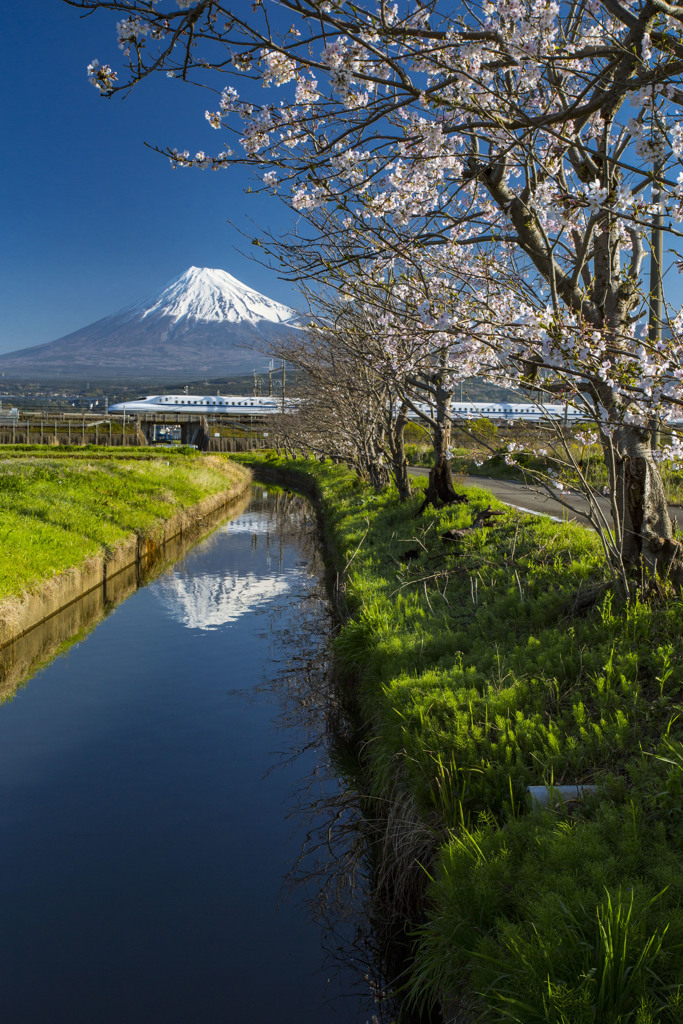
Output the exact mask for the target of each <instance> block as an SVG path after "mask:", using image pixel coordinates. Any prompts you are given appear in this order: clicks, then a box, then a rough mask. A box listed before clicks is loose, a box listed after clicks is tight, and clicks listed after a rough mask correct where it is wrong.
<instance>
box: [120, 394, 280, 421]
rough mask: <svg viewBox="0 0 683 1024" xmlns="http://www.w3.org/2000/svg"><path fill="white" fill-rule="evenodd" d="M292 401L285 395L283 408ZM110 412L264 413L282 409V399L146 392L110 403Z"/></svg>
mask: <svg viewBox="0 0 683 1024" xmlns="http://www.w3.org/2000/svg"><path fill="white" fill-rule="evenodd" d="M292 403H293V400H292V399H291V398H286V399H285V409H291V407H292ZM294 404H296V403H294ZM109 412H126V413H139V412H166V413H174V412H182V413H192V412H196V413H200V414H201V415H202V416H207V415H211V414H212V413H213V414H214V415H218V414H222V415H232V416H235V415H250V414H251V415H254V416H265V415H267V414H269V413H276V412H282V399H281V398H277V397H272V396H266V395H251V396H249V395H148V396H147V398H137V399H134V400H133V401H130V402H118V403H117V404H116V405H110V406H109Z"/></svg>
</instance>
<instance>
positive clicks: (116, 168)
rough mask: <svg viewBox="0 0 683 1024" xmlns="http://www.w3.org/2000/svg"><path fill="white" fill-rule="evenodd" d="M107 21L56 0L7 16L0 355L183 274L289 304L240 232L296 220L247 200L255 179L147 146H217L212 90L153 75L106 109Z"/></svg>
mask: <svg viewBox="0 0 683 1024" xmlns="http://www.w3.org/2000/svg"><path fill="white" fill-rule="evenodd" d="M245 2H248V0H245ZM116 20H117V19H116V16H115V15H112V14H111V13H108V12H106V11H105V12H102V13H100V14H98V15H97V16H93V17H90V18H86V19H82V18H81V17H80V14H79V12H78V11H77V10H76V9H75V8H70V7H68V6H67V5H66V4H63V3H62V2H61V0H31V2H30V3H26V4H12V5H10V6H9V8H8V9H7V10H6V11H5V12H4V15H3V42H4V46H3V60H2V62H1V63H0V88H1V90H2V97H3V112H2V121H1V124H2V141H3V147H2V148H3V151H4V154H5V156H4V159H3V161H2V164H1V167H0V189H1V193H2V197H3V198H2V220H1V223H0V352H9V351H12V350H14V349H17V348H23V347H25V346H27V345H36V344H40V343H42V342H46V341H53V340H54V339H55V338H59V337H61V336H62V335H64V334H67V333H69V332H70V331H73V330H76V329H77V328H79V327H83V326H85V325H86V324H88V323H91V322H92V321H93V320H97V319H99V318H100V317H102V316H107V315H108V314H109V313H114V312H116V311H117V310H118V309H121V308H122V307H124V306H127V305H129V304H130V303H132V302H134V301H136V300H137V299H140V298H142V297H144V296H145V295H147V294H150V293H153V292H155V291H157V290H158V289H159V288H161V287H162V286H163V285H164V284H165V283H166V282H167V281H169V280H170V279H171V278H173V277H175V276H177V275H178V274H180V273H182V271H184V270H186V269H187V267H189V266H191V265H194V266H206V267H221V268H222V269H224V270H227V271H229V272H230V273H231V274H234V276H235V277H238V278H239V279H240V280H242V281H244V282H245V283H246V284H248V285H250V286H252V287H254V288H257V289H258V290H259V291H262V292H264V293H265V294H267V295H269V296H270V297H271V298H273V299H277V300H279V301H281V302H286V303H288V304H292V303H295V302H296V293H295V291H294V290H293V287H292V286H291V285H290V284H288V283H286V282H283V281H280V280H279V279H278V277H277V274H276V273H275V272H273V271H269V270H266V269H265V268H263V267H261V266H259V265H258V264H257V263H255V262H254V261H253V260H252V259H250V258H249V253H248V251H247V250H249V249H250V248H251V247H250V246H249V244H248V242H245V240H244V239H243V238H242V237H241V235H240V234H239V231H238V230H237V228H241V229H242V230H244V231H246V232H248V233H250V234H252V235H253V234H256V233H257V230H256V228H255V226H254V224H253V223H252V222H253V221H256V222H257V224H261V225H263V224H267V225H268V226H269V227H270V228H271V230H272V229H276V230H277V228H278V226H280V225H281V226H282V228H283V229H285V228H286V226H287V225H288V223H289V219H290V217H291V214H289V212H288V211H287V210H286V209H285V208H284V207H283V206H281V205H280V204H279V203H278V202H277V200H274V199H269V198H267V197H266V196H258V195H245V192H244V190H245V188H247V187H248V185H249V184H250V181H251V178H250V176H249V173H250V172H248V171H247V170H245V169H242V168H232V169H230V170H227V171H221V172H215V173H214V172H211V171H204V172H201V171H195V170H175V171H174V170H173V169H172V168H171V167H170V165H169V164H168V162H167V161H166V160H165V159H164V157H162V156H159V155H158V154H156V153H153V152H151V151H150V150H149V149H146V148H145V145H144V143H145V142H147V143H150V144H157V145H160V146H165V145H171V146H176V147H177V148H179V149H185V148H187V149H190V150H192V151H193V152H194V151H196V150H198V149H204V150H206V151H207V152H215V151H218V150H219V149H220V141H221V137H220V135H219V134H218V133H216V132H215V131H213V130H212V129H211V127H210V126H209V124H208V123H207V122H206V120H205V119H204V111H205V110H206V109H207V107H209V108H211V107H212V98H211V93H207V92H206V91H204V90H199V89H194V88H192V87H190V86H187V85H183V83H181V82H174V81H172V80H169V79H166V78H163V77H162V78H159V79H157V80H149V81H147V82H144V83H142V85H141V86H140V87H139V88H138V89H137V90H136V91H134V92H133V94H132V95H130V96H129V97H128V98H126V99H125V100H123V101H122V100H119V99H117V98H115V99H112V100H109V101H106V100H103V99H102V98H100V97H99V95H98V93H97V91H96V90H95V89H94V88H93V87H92V86H91V85H90V84H89V83H88V81H87V77H86V67H87V65H88V63H89V62H90V61H91V60H92V59H93V58H94V57H97V58H98V59H99V60H100V61H101V62H102V63H104V62H109V63H111V64H113V65H114V66H116V65H117V64H118V58H119V51H118V48H117V44H116V38H115V23H116ZM229 221H232V222H234V224H235V227H232V226H231V224H230V223H229ZM238 250H241V252H240V251H238ZM243 253H244V254H243Z"/></svg>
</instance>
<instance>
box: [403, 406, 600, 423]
mask: <svg viewBox="0 0 683 1024" xmlns="http://www.w3.org/2000/svg"><path fill="white" fill-rule="evenodd" d="M415 405H416V406H417V407H418V409H422V410H424V411H425V412H426V413H429V414H431V415H433V407H432V406H430V405H429V404H428V403H427V402H416V403H415ZM409 418H410V419H412V420H416V419H419V416H418V414H417V413H416V412H410V413H409ZM482 418H486V419H489V420H505V421H510V422H512V421H515V420H532V421H535V420H548V419H551V420H562V421H563V422H566V423H577V422H578V421H579V420H585V419H586V415H585V413H583V412H582V411H581V410H580V409H577V408H576V407H575V406H573V405H564V404H562V403H555V404H553V403H546V404H541V405H534V404H533V403H531V402H529V403H526V404H525V403H524V402H452V403H451V419H452V420H453V421H456V422H457V421H458V420H478V419H482Z"/></svg>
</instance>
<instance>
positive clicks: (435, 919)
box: [268, 458, 683, 1024]
mask: <svg viewBox="0 0 683 1024" xmlns="http://www.w3.org/2000/svg"><path fill="white" fill-rule="evenodd" d="M268 465H269V466H270V467H271V471H272V470H273V469H275V468H277V467H282V468H286V469H287V472H288V473H289V474H290V476H289V479H290V480H293V479H294V477H293V476H292V473H297V472H298V473H303V474H305V475H306V476H307V477H308V479H309V480H310V478H311V477H314V478H315V481H316V485H317V488H318V491H319V494H320V508H321V514H322V516H323V518H324V523H325V528H326V530H327V532H328V537H329V539H330V540H331V541H332V546H333V550H334V551H335V552H336V553H335V556H334V557H335V561H336V569H337V571H338V574H339V586H338V592H337V597H338V601H339V603H340V606H341V607H342V611H343V614H344V618H345V621H344V622H343V625H342V626H341V628H340V631H339V634H338V636H337V638H336V640H335V651H336V656H337V660H338V663H339V665H340V666H341V667H342V668H343V670H344V671H345V673H346V675H347V677H348V679H349V680H350V681H351V682H350V685H353V686H354V687H355V697H356V701H357V704H358V708H359V711H360V714H361V717H362V721H363V723H364V735H363V743H362V757H363V761H364V766H365V774H366V784H367V786H368V793H367V794H366V796H367V800H366V806H368V807H372V808H374V811H373V812H371V813H372V814H373V815H374V818H375V821H374V823H373V828H372V829H371V830H370V834H372V835H374V836H375V837H376V838H375V839H374V841H373V850H372V851H371V852H372V862H373V864H374V865H375V882H376V885H377V887H378V888H379V889H383V890H384V895H385V896H386V897H387V898H388V899H389V900H390V901H391V903H392V904H393V906H394V907H395V908H396V910H397V912H396V915H395V917H394V922H393V926H394V928H396V929H397V930H398V932H399V934H398V935H397V938H398V940H399V942H403V943H405V942H407V943H409V945H410V950H411V952H410V966H409V969H408V970H407V971H406V972H405V973H403V974H402V975H401V976H400V977H398V978H395V979H393V980H394V983H395V987H396V988H397V989H398V990H399V992H400V994H401V996H402V999H403V1004H404V1006H405V1007H407V1009H406V1016H405V1019H406V1020H408V1019H414V1016H421V1015H422V1014H425V1015H426V1017H427V1019H430V1020H445V1021H449V1022H458V1024H468V1022H474V1021H483V1022H489V1024H492V1022H496V1024H497V1022H503V1021H511V1022H517V1024H534V1022H544V1024H584V1022H585V1024H588V1022H600V1024H626V1022H634V1024H649V1022H655V1021H658V1022H659V1021H661V1022H665V1024H676V1022H679V1021H680V1020H681V1019H683V870H682V869H683V814H682V811H681V807H682V802H683V714H682V712H683V657H682V655H683V603H682V602H681V599H680V598H678V597H675V596H669V597H668V598H666V599H662V598H661V596H660V598H659V600H658V603H656V604H652V603H648V602H646V601H645V600H643V601H641V602H638V601H635V602H634V603H632V604H631V605H630V606H628V607H627V606H624V605H622V606H618V605H617V604H616V602H615V601H614V600H613V599H612V598H611V597H610V594H609V591H608V590H606V591H604V594H603V597H602V598H601V599H600V600H599V601H598V602H593V604H592V605H591V604H590V603H588V604H587V603H586V602H585V601H583V600H582V599H581V595H582V594H585V593H587V592H594V591H595V590H596V584H600V583H602V582H603V573H604V562H603V557H602V552H601V549H600V546H599V542H598V539H597V537H596V536H595V535H593V534H592V533H591V532H590V531H588V530H586V529H583V528H582V527H578V526H574V525H570V524H566V525H565V524H561V523H557V522H554V521H552V520H550V519H548V518H544V517H539V518H533V517H530V516H525V515H523V514H521V513H519V512H517V511H514V510H511V509H506V508H504V507H503V506H500V505H498V504H497V503H496V501H495V499H494V498H493V497H492V496H491V495H490V494H488V493H486V492H485V491H483V490H479V489H476V488H474V489H468V490H467V495H468V502H467V504H463V505H458V506H449V507H447V508H443V509H439V510H438V511H436V510H433V509H429V510H427V511H426V512H425V514H424V515H423V516H422V517H420V518H415V513H416V510H417V508H418V507H419V504H420V502H421V496H420V495H416V497H415V498H414V499H413V500H412V501H409V502H408V503H406V504H404V505H401V504H399V502H398V501H397V500H396V496H395V494H394V493H393V492H392V491H391V489H389V490H387V491H384V492H382V493H376V492H375V491H373V490H371V489H369V488H368V487H366V486H365V485H363V484H362V483H361V482H360V481H359V480H358V479H357V477H355V476H354V475H353V474H351V473H349V472H348V471H347V470H346V469H344V468H343V467H340V466H332V465H330V464H329V463H326V464H322V465H321V464H319V463H315V462H308V463H305V462H301V463H296V464H294V463H292V462H284V461H280V460H276V459H274V458H271V459H270V461H269V463H268ZM489 505H490V506H491V507H492V509H493V510H499V511H502V512H504V515H501V516H499V517H497V518H496V520H495V526H494V527H492V528H490V529H483V528H482V529H474V530H466V529H465V528H466V527H468V526H469V525H470V524H471V523H472V520H473V518H474V516H475V514H476V512H477V511H479V510H481V509H483V508H486V506H489ZM451 530H456V531H458V530H463V531H464V532H461V533H456V534H455V535H453V534H451V535H450V537H447V538H446V539H443V538H444V534H447V532H448V531H451ZM577 596H578V600H577ZM578 608H582V609H583V611H581V612H578V611H577V609H578ZM586 608H588V610H587V611H586ZM562 784H577V785H582V786H591V787H596V790H595V792H592V793H590V794H589V795H586V796H585V797H584V799H582V800H580V801H578V802H572V803H569V804H565V803H563V802H562V801H557V802H555V801H554V799H553V798H552V788H553V786H559V785H562ZM535 785H536V786H538V785H546V786H548V787H549V788H550V790H551V802H550V806H549V808H548V809H545V810H540V809H535V808H534V805H533V804H532V802H531V800H530V797H529V794H528V791H527V787H529V786H535ZM411 1014H412V1015H413V1016H411Z"/></svg>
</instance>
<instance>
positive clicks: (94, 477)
mask: <svg viewBox="0 0 683 1024" xmlns="http://www.w3.org/2000/svg"><path fill="white" fill-rule="evenodd" d="M250 479H251V477H250V474H249V472H248V471H247V470H245V469H244V468H243V467H240V466H238V465H236V464H234V463H232V464H231V463H227V462H226V461H225V460H224V459H220V458H213V457H207V456H201V455H199V454H198V453H195V452H193V451H191V450H189V449H187V450H181V451H176V452H163V451H162V452H159V454H157V455H153V454H149V455H147V457H146V458H144V459H143V458H140V457H139V456H137V457H133V458H126V457H122V455H121V453H120V451H117V452H116V453H115V454H114V453H109V454H108V453H107V452H106V451H103V450H102V449H97V450H96V452H95V453H91V452H88V451H87V450H85V451H84V450H83V449H81V450H80V454H79V457H75V456H74V453H73V452H69V451H66V452H65V453H64V456H63V457H57V456H55V455H54V453H46V454H45V455H43V453H41V451H40V450H34V451H32V452H31V453H30V454H28V455H26V454H23V453H18V452H13V451H9V452H7V453H5V452H3V453H2V456H0V542H1V543H0V645H3V644H6V643H9V642H10V641H12V640H13V639H14V638H16V637H17V636H19V635H21V633H23V632H25V631H26V630H27V629H30V628H32V627H33V626H34V625H36V624H37V623H38V622H41V621H42V620H43V619H45V618H46V617H48V616H50V615H52V614H54V613H55V612H56V611H58V610H59V609H60V608H63V607H64V606H65V605H67V604H68V603H69V602H71V601H73V600H76V599H77V598H79V597H81V596H82V595H83V594H85V593H87V592H88V591H90V590H92V589H93V588H95V587H98V586H102V585H103V584H105V583H106V580H107V578H111V576H113V575H115V574H116V573H119V572H120V571H122V570H123V569H124V568H126V567H127V566H129V565H131V564H135V563H136V562H138V563H144V564H145V566H147V565H148V564H149V563H150V562H151V561H152V560H154V558H155V557H158V556H160V555H161V554H162V553H163V549H164V545H165V544H166V543H167V542H168V540H169V539H170V538H171V537H174V536H176V535H177V534H179V533H182V532H183V531H187V530H190V529H193V528H194V527H195V526H196V525H197V524H199V523H201V522H202V521H203V520H204V519H205V517H207V516H208V515H210V514H211V513H213V512H215V511H216V510H218V509H221V508H227V507H228V506H229V505H230V503H231V502H232V501H234V500H236V499H238V498H239V497H240V495H241V494H243V493H244V492H245V490H246V488H247V487H248V486H249V482H250Z"/></svg>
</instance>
